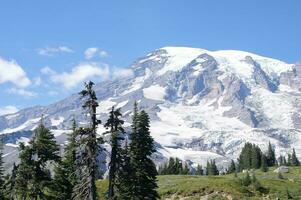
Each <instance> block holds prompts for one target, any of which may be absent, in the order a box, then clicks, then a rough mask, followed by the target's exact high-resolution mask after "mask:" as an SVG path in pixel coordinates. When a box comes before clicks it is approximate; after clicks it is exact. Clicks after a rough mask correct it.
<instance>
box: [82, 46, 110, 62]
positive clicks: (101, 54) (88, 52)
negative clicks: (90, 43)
mask: <svg viewBox="0 0 301 200" xmlns="http://www.w3.org/2000/svg"><path fill="white" fill-rule="evenodd" d="M84 54H85V58H86V59H87V60H90V59H91V58H93V57H94V56H96V55H98V56H99V57H101V58H104V57H108V56H109V54H108V53H107V52H106V51H104V50H100V49H98V48H97V47H90V48H88V49H86V51H85V52H84Z"/></svg>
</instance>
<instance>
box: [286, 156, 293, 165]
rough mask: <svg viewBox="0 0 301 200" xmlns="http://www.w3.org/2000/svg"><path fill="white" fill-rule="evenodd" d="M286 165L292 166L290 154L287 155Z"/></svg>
mask: <svg viewBox="0 0 301 200" xmlns="http://www.w3.org/2000/svg"><path fill="white" fill-rule="evenodd" d="M287 165H288V166H292V155H291V154H288V155H287Z"/></svg>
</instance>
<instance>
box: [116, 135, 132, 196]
mask: <svg viewBox="0 0 301 200" xmlns="http://www.w3.org/2000/svg"><path fill="white" fill-rule="evenodd" d="M120 158H121V162H120V163H121V164H120V169H119V170H118V175H117V177H118V179H117V182H116V188H117V192H116V193H117V194H116V197H117V199H120V200H128V199H129V200H131V199H134V198H133V196H132V182H133V180H132V179H133V169H132V166H131V158H130V155H129V147H128V143H127V140H126V141H125V147H124V149H123V150H122V151H121V157H120Z"/></svg>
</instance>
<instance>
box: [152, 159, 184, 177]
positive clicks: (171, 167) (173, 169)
mask: <svg viewBox="0 0 301 200" xmlns="http://www.w3.org/2000/svg"><path fill="white" fill-rule="evenodd" d="M158 173H159V174H160V175H167V174H173V175H177V174H185V173H187V169H186V172H185V173H184V169H183V164H182V161H181V160H180V159H179V158H173V157H170V158H169V160H168V162H166V163H163V164H162V165H160V166H159V169H158Z"/></svg>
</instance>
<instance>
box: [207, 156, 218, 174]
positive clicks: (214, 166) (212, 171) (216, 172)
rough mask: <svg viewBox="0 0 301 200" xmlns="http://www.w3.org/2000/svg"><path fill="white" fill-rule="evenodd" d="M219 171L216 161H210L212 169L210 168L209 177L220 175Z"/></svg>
mask: <svg viewBox="0 0 301 200" xmlns="http://www.w3.org/2000/svg"><path fill="white" fill-rule="evenodd" d="M218 174H219V171H218V169H217V166H216V164H215V160H211V161H210V168H209V175H218Z"/></svg>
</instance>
